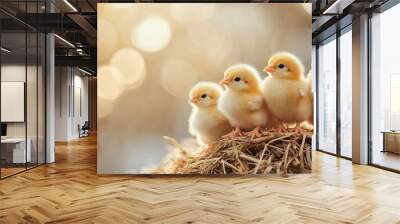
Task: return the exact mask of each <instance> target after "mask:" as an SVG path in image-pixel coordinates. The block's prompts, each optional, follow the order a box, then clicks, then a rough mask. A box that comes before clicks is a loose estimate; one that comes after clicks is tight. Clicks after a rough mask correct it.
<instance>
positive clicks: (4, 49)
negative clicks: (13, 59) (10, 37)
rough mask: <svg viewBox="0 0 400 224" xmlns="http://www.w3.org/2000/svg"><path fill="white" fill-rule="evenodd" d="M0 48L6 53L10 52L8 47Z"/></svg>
mask: <svg viewBox="0 0 400 224" xmlns="http://www.w3.org/2000/svg"><path fill="white" fill-rule="evenodd" d="M0 49H1V51H4V52H6V53H10V52H11V50H9V49H7V48H5V47H1V48H0Z"/></svg>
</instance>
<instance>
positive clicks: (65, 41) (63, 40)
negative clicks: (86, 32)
mask: <svg viewBox="0 0 400 224" xmlns="http://www.w3.org/2000/svg"><path fill="white" fill-rule="evenodd" d="M54 36H55V37H57V38H58V39H59V40H61V41H62V42H64V43H65V44H67V45H68V46H70V47H73V48H75V45H73V44H72V43H71V42H69V41H68V40H66V39H64V38H62V37H60V36H59V35H58V34H54Z"/></svg>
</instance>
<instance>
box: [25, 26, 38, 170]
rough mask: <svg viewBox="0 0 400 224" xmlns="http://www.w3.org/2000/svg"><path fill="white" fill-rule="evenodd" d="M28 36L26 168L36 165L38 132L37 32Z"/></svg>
mask: <svg viewBox="0 0 400 224" xmlns="http://www.w3.org/2000/svg"><path fill="white" fill-rule="evenodd" d="M27 38H28V41H27V43H28V51H27V52H28V55H27V56H28V57H27V59H28V62H27V81H26V89H27V95H26V96H27V98H26V104H27V107H26V111H27V131H28V132H27V133H28V135H27V142H28V150H29V148H30V151H31V153H30V157H31V158H30V159H29V160H28V164H27V166H28V168H30V167H33V166H36V165H37V157H38V154H37V150H38V143H37V132H38V124H37V121H38V119H37V116H38V113H37V112H38V111H37V110H38V107H37V104H38V102H37V98H38V88H37V80H38V77H37V76H38V75H37V74H38V67H37V63H38V57H37V53H38V52H37V50H38V49H37V45H38V43H37V41H38V37H37V33H36V32H29V33H27Z"/></svg>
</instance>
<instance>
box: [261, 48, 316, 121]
mask: <svg viewBox="0 0 400 224" xmlns="http://www.w3.org/2000/svg"><path fill="white" fill-rule="evenodd" d="M264 71H265V72H267V73H269V74H270V76H268V77H267V78H265V80H264V83H263V95H264V98H265V101H266V102H267V104H268V109H269V111H270V112H271V113H272V115H273V116H275V117H276V118H277V119H279V120H280V121H281V122H284V123H288V124H292V123H296V127H299V125H300V123H301V122H303V121H307V120H309V119H310V117H312V113H313V99H312V98H310V97H309V95H310V94H309V91H310V89H309V88H310V87H309V82H307V80H306V79H305V78H304V66H303V64H302V63H301V61H300V60H299V59H298V58H297V57H296V56H295V55H293V54H291V53H288V52H280V53H276V54H274V55H273V56H272V57H271V58H270V59H269V61H268V66H267V67H265V68H264Z"/></svg>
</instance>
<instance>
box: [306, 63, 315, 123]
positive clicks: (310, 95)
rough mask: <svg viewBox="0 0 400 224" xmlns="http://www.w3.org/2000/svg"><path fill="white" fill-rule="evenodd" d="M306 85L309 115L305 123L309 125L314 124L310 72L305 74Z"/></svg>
mask: <svg viewBox="0 0 400 224" xmlns="http://www.w3.org/2000/svg"><path fill="white" fill-rule="evenodd" d="M307 85H308V90H307V97H308V98H309V99H310V100H311V105H310V107H311V114H310V116H309V117H308V119H307V121H308V123H310V124H311V125H313V123H314V92H313V90H312V73H311V70H310V71H309V72H308V74H307Z"/></svg>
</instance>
